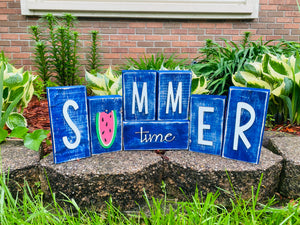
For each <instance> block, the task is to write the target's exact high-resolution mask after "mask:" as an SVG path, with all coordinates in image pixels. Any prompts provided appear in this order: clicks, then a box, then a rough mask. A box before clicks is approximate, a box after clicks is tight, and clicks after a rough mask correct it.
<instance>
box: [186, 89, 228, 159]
mask: <svg viewBox="0 0 300 225" xmlns="http://www.w3.org/2000/svg"><path fill="white" fill-rule="evenodd" d="M225 104H226V97H225V96H216V95H192V96H191V107H190V108H191V110H190V111H191V114H190V115H191V116H190V120H191V125H190V136H191V141H190V151H194V152H201V153H207V154H213V155H221V150H222V143H223V128H224V119H225V116H224V113H225Z"/></svg>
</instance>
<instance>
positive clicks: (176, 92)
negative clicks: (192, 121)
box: [157, 71, 192, 120]
mask: <svg viewBox="0 0 300 225" xmlns="http://www.w3.org/2000/svg"><path fill="white" fill-rule="evenodd" d="M191 80H192V73H191V72H190V71H159V72H158V115H157V116H158V120H171V119H175V120H176V119H177V120H178V119H179V120H187V119H188V110H189V100H190V93H191Z"/></svg>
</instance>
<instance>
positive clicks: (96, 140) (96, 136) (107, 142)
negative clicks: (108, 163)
mask: <svg viewBox="0 0 300 225" xmlns="http://www.w3.org/2000/svg"><path fill="white" fill-rule="evenodd" d="M87 100H88V109H89V126H90V136H91V150H92V154H100V153H104V152H114V151H120V150H122V120H121V119H122V97H121V96H120V95H108V96H92V97H88V99H87Z"/></svg>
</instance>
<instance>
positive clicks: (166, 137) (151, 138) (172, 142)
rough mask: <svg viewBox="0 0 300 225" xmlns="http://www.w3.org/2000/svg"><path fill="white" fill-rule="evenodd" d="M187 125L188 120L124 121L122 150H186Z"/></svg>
mask: <svg viewBox="0 0 300 225" xmlns="http://www.w3.org/2000/svg"><path fill="white" fill-rule="evenodd" d="M188 126H189V121H188V120H173V121H139V122H135V121H127V122H125V121H124V122H123V136H124V150H156V149H163V150H187V149H188V137H189V135H188Z"/></svg>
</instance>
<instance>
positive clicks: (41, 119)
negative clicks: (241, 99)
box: [23, 96, 300, 155]
mask: <svg viewBox="0 0 300 225" xmlns="http://www.w3.org/2000/svg"><path fill="white" fill-rule="evenodd" d="M23 115H24V116H25V117H26V118H27V122H28V127H29V131H30V132H32V131H34V130H36V129H44V130H50V120H49V112H48V102H47V99H41V100H39V99H38V98H37V97H36V96H33V98H32V100H31V101H30V103H29V105H28V107H27V108H26V109H25V110H24V113H23ZM266 130H273V131H279V132H285V133H290V134H294V135H299V136H300V126H295V125H291V124H279V125H275V126H274V127H272V128H266ZM48 140H50V141H51V135H50V133H49V134H48ZM42 147H43V154H44V155H46V154H48V153H50V152H51V151H52V146H49V145H47V144H46V142H45V141H44V142H43V143H42Z"/></svg>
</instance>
